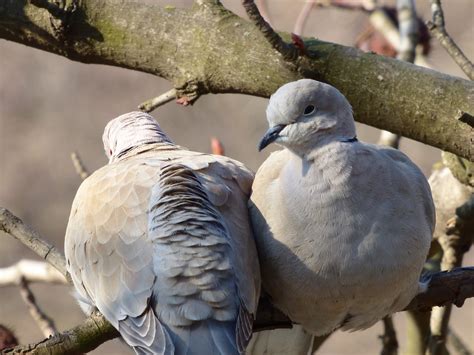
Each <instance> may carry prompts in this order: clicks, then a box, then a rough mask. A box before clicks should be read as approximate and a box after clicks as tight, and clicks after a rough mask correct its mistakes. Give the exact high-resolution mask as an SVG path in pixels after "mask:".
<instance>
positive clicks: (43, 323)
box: [19, 278, 58, 338]
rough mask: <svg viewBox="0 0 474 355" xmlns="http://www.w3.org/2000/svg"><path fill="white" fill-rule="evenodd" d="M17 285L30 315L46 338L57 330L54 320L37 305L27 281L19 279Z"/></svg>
mask: <svg viewBox="0 0 474 355" xmlns="http://www.w3.org/2000/svg"><path fill="white" fill-rule="evenodd" d="M19 286H20V294H21V297H22V298H23V301H24V302H25V304H26V306H27V307H28V310H29V311H30V315H31V317H32V318H33V319H34V321H35V322H36V324H38V327H39V328H40V329H41V332H42V333H43V335H44V336H45V337H47V338H48V337H50V336H51V335H54V334H56V333H57V332H58V331H57V330H56V326H55V325H54V321H53V320H52V319H51V318H50V317H48V316H47V315H46V313H44V312H43V310H41V308H40V307H39V306H38V304H37V303H36V299H35V296H34V294H33V292H31V290H30V288H29V286H28V282H27V281H26V280H25V279H24V278H22V279H21V280H20V285H19Z"/></svg>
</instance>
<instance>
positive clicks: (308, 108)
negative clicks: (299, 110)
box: [303, 105, 316, 116]
mask: <svg viewBox="0 0 474 355" xmlns="http://www.w3.org/2000/svg"><path fill="white" fill-rule="evenodd" d="M314 111H316V107H314V106H313V105H308V106H306V108H305V109H304V112H303V115H305V116H309V115H311V114H312V113H314Z"/></svg>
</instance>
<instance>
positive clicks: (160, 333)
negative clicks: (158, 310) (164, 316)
mask: <svg viewBox="0 0 474 355" xmlns="http://www.w3.org/2000/svg"><path fill="white" fill-rule="evenodd" d="M119 332H120V335H121V336H122V338H123V340H125V342H126V343H127V344H128V345H130V346H131V347H133V350H135V353H136V354H138V355H172V354H175V347H174V345H173V341H172V340H171V337H170V335H169V334H168V332H167V330H166V329H165V327H164V326H163V325H162V324H161V323H160V321H159V320H158V318H157V317H156V315H155V313H154V312H153V310H152V309H151V308H148V309H147V310H146V311H145V313H143V314H142V315H141V316H138V317H127V318H125V319H124V320H121V321H120V322H119Z"/></svg>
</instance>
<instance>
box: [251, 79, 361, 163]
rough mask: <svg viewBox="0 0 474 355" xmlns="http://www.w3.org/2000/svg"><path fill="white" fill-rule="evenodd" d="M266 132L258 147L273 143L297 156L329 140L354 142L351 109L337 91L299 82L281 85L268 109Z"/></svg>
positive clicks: (314, 81) (308, 81)
mask: <svg viewBox="0 0 474 355" xmlns="http://www.w3.org/2000/svg"><path fill="white" fill-rule="evenodd" d="M267 120H268V123H269V125H270V128H269V130H268V131H267V133H266V134H265V136H264V137H263V138H262V140H261V141H260V144H259V150H262V149H263V148H265V147H266V146H267V145H269V144H270V143H272V142H275V143H278V144H280V145H282V146H284V147H286V148H288V149H290V150H291V151H294V152H295V153H296V154H298V155H305V154H306V153H308V152H309V151H310V150H311V149H313V148H315V147H317V146H320V145H324V144H327V143H329V142H331V141H347V140H349V139H355V135H356V132H355V124H354V118H353V116H352V107H351V105H350V104H349V102H348V101H347V99H346V98H345V97H344V95H342V94H341V93H340V92H339V90H337V89H336V88H334V87H332V86H330V85H327V84H324V83H321V82H319V81H316V80H311V79H302V80H298V81H294V82H291V83H288V84H286V85H283V86H282V87H280V88H279V89H278V90H277V91H276V92H275V93H274V94H273V95H272V96H271V98H270V102H269V104H268V107H267Z"/></svg>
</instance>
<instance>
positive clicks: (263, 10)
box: [256, 0, 272, 26]
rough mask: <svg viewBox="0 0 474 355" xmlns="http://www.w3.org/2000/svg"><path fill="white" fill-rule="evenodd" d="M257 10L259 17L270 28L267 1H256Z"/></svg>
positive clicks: (270, 22)
mask: <svg viewBox="0 0 474 355" xmlns="http://www.w3.org/2000/svg"><path fill="white" fill-rule="evenodd" d="M256 3H257V6H258V9H259V10H260V15H262V17H263V19H264V20H265V21H266V22H267V23H268V24H269V25H270V26H271V25H272V21H271V18H270V13H269V12H268V7H267V1H266V0H256Z"/></svg>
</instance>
